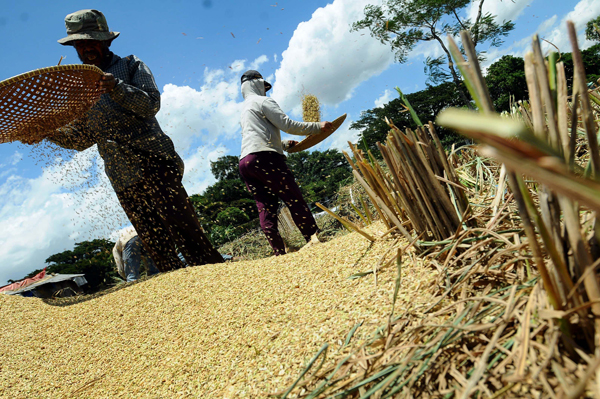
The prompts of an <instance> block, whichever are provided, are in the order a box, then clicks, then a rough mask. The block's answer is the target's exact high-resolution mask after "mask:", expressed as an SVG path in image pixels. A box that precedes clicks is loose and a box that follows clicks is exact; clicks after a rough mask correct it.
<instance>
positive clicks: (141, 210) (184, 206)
mask: <svg viewBox="0 0 600 399" xmlns="http://www.w3.org/2000/svg"><path fill="white" fill-rule="evenodd" d="M181 178H182V176H181V173H180V172H179V170H178V169H177V167H176V166H175V164H174V163H172V162H168V161H162V160H155V159H154V160H152V161H151V162H148V164H147V165H146V167H145V168H144V178H143V179H142V180H141V181H140V182H138V183H136V184H135V185H133V186H131V187H128V188H126V189H125V190H123V191H119V192H117V197H118V198H119V202H120V203H121V206H122V207H123V210H124V211H125V213H126V214H127V216H128V217H129V220H130V221H131V224H132V225H133V227H135V229H136V231H137V233H138V235H139V236H140V238H141V239H142V243H143V244H144V247H145V248H146V250H147V251H148V253H149V254H150V257H151V258H152V260H154V263H155V264H156V267H157V268H158V270H160V271H161V272H165V271H168V270H173V269H178V268H181V267H184V266H185V265H184V264H183V262H182V261H181V260H180V259H179V257H178V256H177V250H179V251H180V252H181V253H182V254H183V256H184V258H185V260H186V262H187V263H188V264H189V265H191V266H197V265H203V264H206V263H220V262H223V258H222V257H221V255H220V254H219V252H217V250H216V249H215V248H214V247H213V246H212V244H211V243H210V241H209V240H208V238H206V236H205V235H204V232H203V230H202V227H201V226H200V222H198V218H197V217H196V214H195V212H194V207H193V206H192V203H191V202H190V200H189V198H188V195H187V192H186V191H185V188H184V187H183V185H182V184H181Z"/></svg>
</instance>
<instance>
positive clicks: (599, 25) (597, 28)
mask: <svg viewBox="0 0 600 399" xmlns="http://www.w3.org/2000/svg"><path fill="white" fill-rule="evenodd" d="M585 37H586V39H588V40H594V41H597V42H600V15H599V16H597V17H596V18H594V19H592V20H590V21H588V23H587V24H586V25H585Z"/></svg>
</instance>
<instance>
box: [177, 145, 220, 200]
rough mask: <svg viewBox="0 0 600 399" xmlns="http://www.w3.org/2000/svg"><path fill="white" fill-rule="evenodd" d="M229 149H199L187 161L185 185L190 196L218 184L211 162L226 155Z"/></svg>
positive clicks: (218, 147)
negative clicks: (211, 168)
mask: <svg viewBox="0 0 600 399" xmlns="http://www.w3.org/2000/svg"><path fill="white" fill-rule="evenodd" d="M226 151H227V149H226V148H225V147H224V146H222V145H219V146H217V147H215V148H210V149H209V148H207V147H198V148H197V149H196V150H195V152H194V153H193V154H191V155H190V156H189V157H188V158H186V159H185V160H184V161H185V174H184V177H183V185H184V186H185V189H186V191H187V192H188V194H189V195H192V194H197V193H201V192H203V191H204V190H206V188H207V187H208V186H210V185H211V184H214V183H215V182H216V179H215V177H214V176H213V174H212V172H211V170H210V162H211V161H213V162H214V161H216V160H217V158H219V157H222V156H223V155H225V153H226Z"/></svg>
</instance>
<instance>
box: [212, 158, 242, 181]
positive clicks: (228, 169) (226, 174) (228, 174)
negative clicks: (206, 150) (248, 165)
mask: <svg viewBox="0 0 600 399" xmlns="http://www.w3.org/2000/svg"><path fill="white" fill-rule="evenodd" d="M239 163H240V157H238V156H235V155H225V156H223V157H220V158H219V159H217V160H216V161H214V162H213V161H211V162H210V171H211V172H212V174H213V176H214V177H215V179H217V180H218V181H221V180H231V179H239V178H240V173H239Z"/></svg>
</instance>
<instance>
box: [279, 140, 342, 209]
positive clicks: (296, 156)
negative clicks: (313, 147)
mask: <svg viewBox="0 0 600 399" xmlns="http://www.w3.org/2000/svg"><path fill="white" fill-rule="evenodd" d="M287 164H288V167H289V168H290V170H291V171H292V173H293V174H294V177H295V179H296V182H297V183H298V185H299V186H300V190H301V191H302V195H303V196H304V199H305V200H306V202H307V203H313V202H317V201H320V202H325V201H327V200H328V199H329V198H331V197H333V196H334V195H335V194H336V193H337V191H338V190H339V188H340V185H343V184H346V183H347V182H348V181H349V178H350V177H351V176H352V168H351V167H350V165H349V164H348V161H346V158H345V157H344V155H343V154H342V153H341V152H339V151H338V150H336V149H330V150H327V151H313V152H308V151H300V152H296V153H293V154H289V155H288V158H287Z"/></svg>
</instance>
